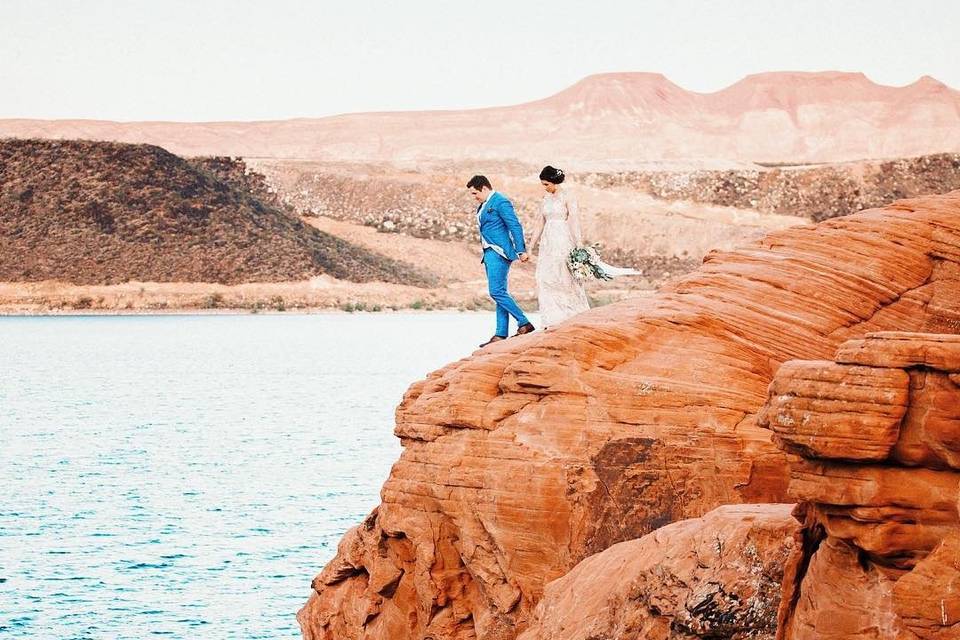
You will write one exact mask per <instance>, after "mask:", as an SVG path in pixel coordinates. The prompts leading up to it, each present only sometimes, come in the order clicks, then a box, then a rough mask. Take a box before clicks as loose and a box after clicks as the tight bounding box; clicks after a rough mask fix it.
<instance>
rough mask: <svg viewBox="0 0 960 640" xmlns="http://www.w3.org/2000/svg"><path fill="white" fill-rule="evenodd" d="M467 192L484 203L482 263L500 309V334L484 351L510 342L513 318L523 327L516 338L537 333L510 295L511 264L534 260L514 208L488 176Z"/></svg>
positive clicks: (481, 209) (469, 186) (473, 183)
mask: <svg viewBox="0 0 960 640" xmlns="http://www.w3.org/2000/svg"><path fill="white" fill-rule="evenodd" d="M467 189H469V190H470V194H471V195H472V196H473V197H474V198H476V200H477V202H479V203H480V204H479V206H478V207H477V224H478V225H479V226H480V244H481V245H482V246H483V260H482V262H483V266H484V267H485V268H486V270H487V284H488V285H489V287H490V297H491V298H493V301H494V302H495V303H496V305H497V332H496V333H495V334H494V335H493V337H492V338H490V339H489V340H487V341H486V342H484V343H483V344H481V345H480V347H481V348H482V347H485V346H487V345H488V344H493V343H494V342H499V341H500V340H505V339H506V338H507V332H508V330H509V326H510V316H513V317H514V318H515V319H516V321H517V325H518V326H519V328H518V329H517V334H516V335H518V336H522V335H524V334H527V333H530V332H531V331H533V329H534V327H533V325H532V324H530V321H529V320H527V316H526V315H525V314H524V313H523V311H522V310H521V309H520V307H519V306H517V303H516V301H514V299H513V297H512V296H511V295H510V294H509V293H508V292H507V274H508V273H509V272H510V264H511V263H512V262H513V261H514V260H519V261H520V262H526V261H527V260H529V259H530V258H529V256H528V255H527V248H526V246H525V245H524V243H523V227H521V226H520V221H519V220H517V214H516V212H514V210H513V204H512V203H511V202H510V201H509V200H507V198H506V197H505V196H503V195H501V194H499V193H497V192H496V191H494V190H493V187H492V186H490V181H489V180H487V178H486V176H473V177H472V178H470V181H469V182H468V183H467Z"/></svg>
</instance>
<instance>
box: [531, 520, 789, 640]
mask: <svg viewBox="0 0 960 640" xmlns="http://www.w3.org/2000/svg"><path fill="white" fill-rule="evenodd" d="M791 507H792V505H732V506H726V507H719V508H717V509H714V510H713V511H711V512H710V513H708V514H707V515H705V516H704V517H702V518H696V519H691V520H683V521H681V522H675V523H673V524H670V525H667V526H665V527H662V528H660V529H657V530H656V531H654V532H653V533H650V534H647V535H645V536H644V537H642V538H640V539H638V540H630V541H627V542H621V543H619V544H615V545H613V546H612V547H610V548H609V549H607V550H606V551H602V552H600V553H598V554H595V555H592V556H590V557H589V558H587V559H586V560H584V561H583V562H581V563H580V564H578V565H577V566H576V567H574V569H573V570H572V571H570V573H568V574H567V575H565V576H563V577H562V578H560V579H558V580H554V581H553V582H551V583H550V584H548V585H547V588H546V591H545V593H544V596H543V600H541V601H540V604H539V605H537V608H536V609H535V610H534V615H533V621H532V623H531V625H530V628H529V629H528V630H527V631H526V632H524V633H522V634H521V635H520V636H519V639H518V640H557V639H560V638H562V639H563V640H606V639H610V640H613V639H615V638H644V639H645V640H658V639H662V640H666V639H667V638H678V637H683V638H688V637H689V638H700V637H708V638H718V637H719V638H754V639H763V638H769V639H771V640H772V638H773V637H774V633H775V631H776V622H777V608H778V607H779V604H780V583H781V581H782V580H783V567H784V564H785V563H786V560H787V557H788V556H789V555H790V551H791V550H792V548H793V542H794V541H793V534H794V533H795V532H796V530H797V529H798V528H799V526H798V524H797V521H796V520H795V519H794V518H792V517H791V516H790V511H791Z"/></svg>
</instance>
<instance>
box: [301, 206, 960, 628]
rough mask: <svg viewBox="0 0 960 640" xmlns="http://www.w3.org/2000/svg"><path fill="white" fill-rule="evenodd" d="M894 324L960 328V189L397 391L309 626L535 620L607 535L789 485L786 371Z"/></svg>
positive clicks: (711, 270)
mask: <svg viewBox="0 0 960 640" xmlns="http://www.w3.org/2000/svg"><path fill="white" fill-rule="evenodd" d="M885 330H910V331H938V332H941V333H949V332H951V331H958V330H960V194H958V193H955V194H951V195H948V196H942V197H929V198H921V199H916V200H909V201H901V202H898V203H896V204H894V205H891V206H889V207H886V208H884V209H878V210H871V211H866V212H863V213H861V214H856V215H853V216H849V217H845V218H839V219H836V220H831V221H828V222H825V223H822V224H820V225H818V226H809V227H801V228H794V229H790V230H788V231H784V232H778V233H775V234H771V235H769V236H767V237H766V238H764V239H763V240H761V241H758V242H755V243H753V244H751V245H748V246H746V247H744V248H743V249H740V250H737V251H733V252H729V253H723V254H720V253H713V254H710V255H708V256H707V257H706V258H705V260H704V265H703V266H702V267H701V268H700V269H699V270H698V271H696V272H694V273H692V274H690V275H688V276H685V277H683V278H680V279H677V280H675V281H673V282H671V283H669V284H668V285H666V286H664V287H663V288H662V289H661V290H660V291H659V292H658V294H657V295H656V296H653V297H650V298H644V299H633V300H629V301H626V302H623V303H619V304H616V305H611V306H608V307H604V308H601V309H597V310H595V311H592V312H590V313H587V314H584V315H582V316H579V317H577V318H575V319H573V320H571V321H569V322H567V323H565V324H563V325H561V326H558V327H556V328H553V329H551V330H550V331H548V332H538V333H534V334H532V335H530V336H527V337H524V338H516V339H511V340H508V341H505V342H501V343H498V344H497V345H495V346H493V347H491V348H488V349H485V350H483V351H481V352H478V353H476V354H474V356H473V357H471V358H467V359H465V360H462V361H460V362H457V363H454V364H452V365H450V366H448V367H446V368H444V369H442V370H440V371H438V372H436V373H433V374H431V375H430V376H429V377H428V378H427V379H426V380H424V381H421V382H418V383H417V384H415V385H413V386H412V387H411V388H410V390H409V391H408V392H407V394H406V396H405V397H404V399H403V402H402V403H401V405H400V407H399V408H398V410H397V426H396V434H397V436H399V437H400V438H401V440H402V442H403V445H404V451H403V453H402V455H401V458H400V460H399V461H398V462H397V463H396V464H395V465H394V467H393V469H392V471H391V474H390V477H389V479H388V480H387V482H386V484H385V485H384V488H383V491H382V493H381V498H382V504H381V505H380V506H379V507H377V508H376V509H375V510H374V511H373V512H372V513H371V514H370V516H369V517H368V518H367V519H366V520H365V521H364V522H363V523H362V524H361V525H359V526H358V527H355V528H354V529H352V530H350V531H349V532H348V533H347V534H346V536H345V537H344V539H343V541H342V542H341V544H340V547H339V549H338V552H337V555H336V557H335V558H334V559H333V560H332V561H331V562H330V563H329V564H328V565H327V566H326V568H325V569H324V570H323V572H322V573H321V574H320V575H319V576H317V578H316V579H315V580H314V581H313V588H314V593H313V595H312V596H311V597H310V600H309V602H308V603H307V604H306V606H305V607H304V608H303V609H302V610H301V611H300V613H299V615H298V618H299V621H300V624H301V627H302V629H303V633H304V637H305V638H308V639H311V640H319V639H333V638H336V639H337V640H343V639H352V638H371V639H373V638H391V639H397V640H400V639H403V638H426V637H430V638H433V639H434V640H441V639H447V638H479V639H493V638H496V639H508V638H514V637H516V635H517V634H518V633H519V632H521V631H523V630H524V629H525V628H526V627H527V626H528V625H529V622H530V619H531V614H532V612H533V610H534V607H535V606H536V605H537V603H539V602H540V600H541V599H542V597H543V593H544V585H545V584H546V583H548V582H550V581H551V580H554V579H556V578H558V577H560V576H562V575H564V574H565V573H567V572H568V571H570V569H571V568H573V567H574V565H576V564H577V563H578V562H579V561H581V560H583V559H584V558H586V557H587V556H589V555H591V554H594V553H596V552H598V551H602V550H604V549H606V548H608V547H610V546H611V545H613V544H616V543H618V542H622V541H625V540H630V539H633V538H638V537H641V536H643V535H645V534H648V533H650V532H651V531H654V530H656V529H659V528H660V527H662V526H664V525H666V524H669V523H671V522H674V521H676V520H680V519H684V518H691V517H698V516H702V515H703V514H705V513H706V512H708V511H710V510H711V509H713V508H715V507H717V506H718V505H722V504H731V503H744V502H783V501H785V499H786V495H787V494H786V488H787V484H788V481H789V478H788V465H787V457H786V454H784V453H783V452H782V451H781V450H780V449H779V448H778V447H777V446H775V445H774V444H773V443H772V442H771V439H770V438H771V433H770V432H769V431H767V430H765V429H762V428H760V427H759V426H758V425H757V424H756V414H757V412H758V411H759V409H760V408H761V407H762V405H763V404H764V402H765V400H766V398H767V389H768V386H769V384H770V382H771V380H772V379H773V377H774V373H775V372H776V371H777V369H778V368H780V365H781V364H782V363H784V362H786V361H788V360H796V359H821V360H822V359H826V358H832V357H833V355H834V353H835V351H836V349H837V347H838V346H839V345H840V344H842V343H843V342H845V341H847V340H850V339H856V338H862V337H863V336H865V335H867V334H868V333H871V332H877V331H885ZM890 404H895V399H893V400H891V401H890ZM894 410H895V409H893V408H889V411H894ZM881 418H882V415H880V414H878V418H877V420H878V421H881V422H882V420H881ZM878 429H880V427H878ZM778 437H783V436H782V435H778ZM804 446H808V445H804ZM815 464H820V465H833V464H840V463H838V462H818V463H815ZM931 483H932V486H939V485H936V482H935V481H934V480H933V479H931ZM931 500H935V498H934V497H931ZM936 504H937V505H940V502H936ZM938 513H939V512H938ZM936 524H937V523H936V522H933V521H931V522H930V523H928V524H927V525H926V526H930V527H933V526H936ZM598 579H601V580H602V579H603V577H602V576H600V577H598Z"/></svg>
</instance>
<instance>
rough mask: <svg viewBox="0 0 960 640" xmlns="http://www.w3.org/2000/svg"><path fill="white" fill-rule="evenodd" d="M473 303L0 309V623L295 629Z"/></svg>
mask: <svg viewBox="0 0 960 640" xmlns="http://www.w3.org/2000/svg"><path fill="white" fill-rule="evenodd" d="M489 322H490V318H489V317H488V316H487V315H472V314H430V315H427V314H425V315H315V316H196V317H183V316H181V317H170V316H167V317H127V318H115V317H114V318H110V317H61V318H0V434H2V437H3V446H2V447H0V485H2V486H3V487H4V500H3V505H2V508H0V574H2V576H3V577H0V636H2V637H3V638H4V640H7V639H21V638H38V637H51V638H75V639H84V638H91V639H93V638H96V639H98V640H99V639H100V638H117V639H127V638H129V639H133V638H137V639H142V638H144V637H149V636H163V637H169V638H185V639H186V638H191V639H192V638H198V637H202V638H204V639H207V638H211V639H219V638H237V639H240V638H242V639H244V640H249V639H251V638H268V639H273V640H275V639H281V638H282V639H288V638H289V639H292V638H298V637H299V629H298V627H297V624H296V620H295V618H294V615H295V613H296V611H297V609H298V608H299V607H300V606H302V604H303V603H304V602H305V600H306V598H307V596H308V595H309V589H310V580H311V579H312V577H313V575H314V574H315V573H316V572H317V571H319V569H320V568H321V567H322V565H323V564H324V563H325V562H326V561H327V560H328V559H329V558H330V557H331V556H332V555H333V553H334V552H335V550H336V543H337V542H338V540H339V538H340V536H341V535H342V534H343V532H344V530H345V529H347V528H348V527H350V526H352V525H353V524H354V523H356V522H357V521H359V520H360V519H362V518H363V517H364V516H365V515H366V513H368V512H369V510H370V509H371V508H372V507H373V506H375V505H376V503H377V502H378V492H379V488H380V485H381V484H382V483H383V480H384V479H385V477H386V475H387V473H388V472H389V469H390V465H391V464H392V462H393V460H394V459H395V458H396V457H397V455H398V453H399V446H398V443H397V442H396V440H395V439H394V438H393V436H392V424H393V410H394V407H395V406H396V404H397V402H398V401H399V399H400V397H401V396H402V393H403V391H404V390H405V388H406V387H407V386H408V385H409V384H410V382H412V381H413V380H415V379H417V378H420V377H422V376H423V375H425V374H426V373H427V372H429V371H430V370H432V369H434V368H437V367H439V366H442V365H443V364H445V363H446V362H449V361H452V360H455V359H457V358H460V357H462V356H464V355H466V354H467V353H469V351H470V348H471V346H472V345H474V344H476V342H477V341H478V339H479V338H482V337H483V336H484V335H486V334H488V333H489V327H488V326H487V325H488V324H489Z"/></svg>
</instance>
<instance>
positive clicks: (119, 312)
mask: <svg viewBox="0 0 960 640" xmlns="http://www.w3.org/2000/svg"><path fill="white" fill-rule="evenodd" d="M443 313H448V314H484V313H493V311H487V310H482V309H460V308H457V307H442V308H434V309H411V308H401V309H390V308H387V309H380V310H378V311H373V310H370V309H361V310H355V311H347V310H345V309H339V308H337V307H312V308H297V309H290V310H288V311H277V310H276V309H263V310H253V309H243V308H226V309H189V308H183V309H87V310H83V309H64V310H63V311H59V310H47V311H36V312H35V311H9V310H5V309H0V318H45V317H50V318H60V317H63V318H69V317H74V318H78V317H98V316H107V317H109V316H131V317H137V316H142V317H146V316H266V315H270V316H316V315H357V314H360V315H385V314H389V315H423V314H443ZM529 313H539V311H538V310H531V311H529Z"/></svg>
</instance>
